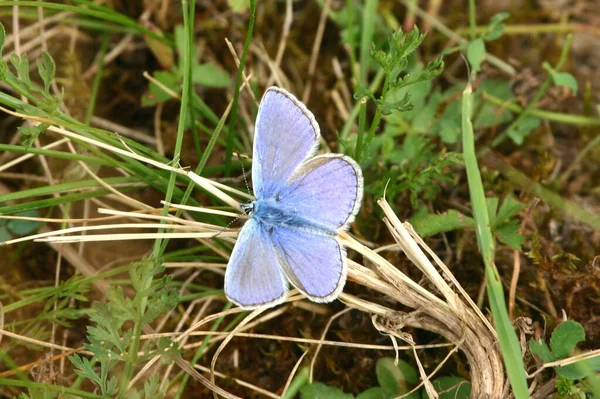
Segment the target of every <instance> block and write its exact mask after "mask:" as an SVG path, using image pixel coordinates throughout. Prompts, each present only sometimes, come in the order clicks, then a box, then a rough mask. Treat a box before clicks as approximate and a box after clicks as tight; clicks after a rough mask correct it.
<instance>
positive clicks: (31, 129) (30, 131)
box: [17, 123, 50, 147]
mask: <svg viewBox="0 0 600 399" xmlns="http://www.w3.org/2000/svg"><path fill="white" fill-rule="evenodd" d="M49 126H50V125H49V124H48V123H40V124H39V125H37V126H19V127H17V130H19V132H20V133H21V134H22V135H23V136H25V137H24V138H23V145H24V146H25V147H31V146H32V145H33V143H34V142H35V140H37V138H38V137H39V135H40V134H41V133H42V132H43V131H44V130H46V129H48V127H49Z"/></svg>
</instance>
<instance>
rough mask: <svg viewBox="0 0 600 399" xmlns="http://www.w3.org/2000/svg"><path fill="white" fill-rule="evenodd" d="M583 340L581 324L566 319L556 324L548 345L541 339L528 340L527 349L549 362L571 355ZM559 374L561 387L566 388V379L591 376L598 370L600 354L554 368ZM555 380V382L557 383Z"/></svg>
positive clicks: (599, 367)
mask: <svg viewBox="0 0 600 399" xmlns="http://www.w3.org/2000/svg"><path fill="white" fill-rule="evenodd" d="M583 340H585V330H584V329H583V327H582V326H581V324H579V323H577V322H575V321H572V320H567V321H564V322H562V323H561V324H559V325H558V327H556V328H555V329H554V331H553V332H552V336H551V337H550V345H549V346H548V344H547V343H546V342H544V340H543V339H540V340H539V341H536V340H534V339H532V340H530V341H529V350H530V351H531V353H533V354H534V355H536V356H538V357H539V358H540V359H541V360H542V361H543V362H544V363H550V362H554V361H557V360H561V359H566V358H568V357H569V356H571V355H573V354H574V352H575V349H576V347H577V344H578V343H579V342H581V341H583ZM554 369H555V370H556V372H557V373H558V375H559V376H561V377H563V380H562V382H560V381H559V382H560V384H561V387H562V389H566V387H567V385H568V384H567V383H566V382H565V381H564V379H567V380H571V381H574V380H581V379H584V378H586V377H590V376H593V375H594V374H595V373H597V372H599V371H600V356H596V357H593V358H590V359H584V360H580V361H578V362H575V363H572V364H569V365H566V366H561V367H555V368H554ZM559 382H557V384H558V383H559Z"/></svg>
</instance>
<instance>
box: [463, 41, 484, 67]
mask: <svg viewBox="0 0 600 399" xmlns="http://www.w3.org/2000/svg"><path fill="white" fill-rule="evenodd" d="M484 58H485V42H484V41H483V39H481V38H478V39H475V40H473V41H472V42H470V43H469V45H468V46H467V60H468V61H469V64H470V65H471V69H472V72H473V73H477V72H479V71H480V70H481V63H482V62H483V59H484Z"/></svg>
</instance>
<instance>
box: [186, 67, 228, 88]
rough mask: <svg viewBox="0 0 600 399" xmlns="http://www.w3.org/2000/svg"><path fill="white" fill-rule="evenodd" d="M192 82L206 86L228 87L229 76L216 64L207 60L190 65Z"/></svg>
mask: <svg viewBox="0 0 600 399" xmlns="http://www.w3.org/2000/svg"><path fill="white" fill-rule="evenodd" d="M192 82H194V83H197V84H200V85H203V86H206V87H229V86H230V85H231V77H230V76H229V74H228V73H227V72H226V71H224V70H223V69H222V68H221V67H219V66H218V65H217V64H215V63H212V62H208V63H206V64H202V65H194V66H193V67H192Z"/></svg>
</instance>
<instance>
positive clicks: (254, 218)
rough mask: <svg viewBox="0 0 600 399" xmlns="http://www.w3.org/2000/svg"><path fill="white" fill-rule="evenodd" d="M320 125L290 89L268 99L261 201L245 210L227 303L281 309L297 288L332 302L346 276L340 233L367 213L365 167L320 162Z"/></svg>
mask: <svg viewBox="0 0 600 399" xmlns="http://www.w3.org/2000/svg"><path fill="white" fill-rule="evenodd" d="M319 138H320V132H319V126H318V124H317V122H316V120H315V118H314V116H313V114H312V113H311V112H310V111H309V110H308V109H306V106H304V104H302V103H301V102H300V101H299V100H298V99H296V97H294V96H293V95H292V94H290V93H288V92H287V91H286V90H283V89H280V88H277V87H271V88H269V89H268V90H267V91H266V92H265V94H264V96H263V99H262V100H261V103H260V107H259V111H258V116H257V119H256V129H255V136H254V150H253V156H252V183H253V190H254V195H255V197H256V200H254V201H251V202H249V203H245V204H242V205H241V208H242V211H243V212H244V213H246V214H247V215H248V216H249V217H250V219H249V220H248V221H247V222H246V224H245V225H244V226H243V227H242V230H241V231H240V234H239V236H238V240H237V242H236V245H235V247H234V249H233V252H232V254H231V258H230V259H229V263H228V265H227V270H226V272H225V294H226V295H227V298H228V299H229V300H230V301H232V302H234V303H235V304H237V305H239V306H240V307H243V308H246V309H254V308H258V307H268V306H274V305H276V304H279V303H281V302H283V301H284V300H285V298H286V297H287V286H288V282H290V283H291V284H292V285H293V286H294V287H296V288H297V289H298V290H299V291H301V292H302V293H304V294H305V295H306V296H307V297H308V298H309V299H311V300H312V301H315V302H331V301H332V300H334V299H335V298H337V296H338V295H339V294H340V292H341V290H342V288H343V286H344V284H345V281H346V274H347V264H346V258H345V251H344V249H343V247H342V246H341V244H340V242H339V237H338V235H339V232H340V231H342V230H344V229H347V228H348V226H349V224H350V223H351V222H352V220H354V216H355V215H356V213H357V212H358V210H359V208H360V202H361V199H362V190H363V179H362V172H361V170H360V167H359V166H358V165H357V164H356V162H354V160H352V159H351V158H349V157H347V156H345V155H341V154H324V155H318V156H314V157H313V155H314V153H315V151H316V149H317V146H318V144H319Z"/></svg>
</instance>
